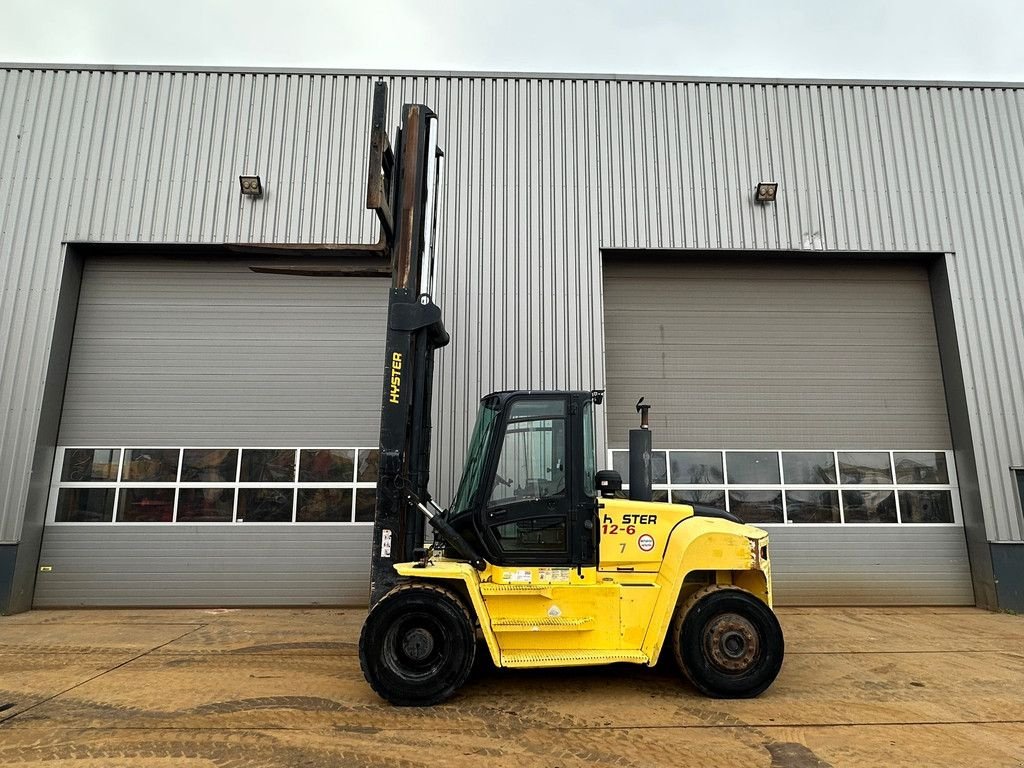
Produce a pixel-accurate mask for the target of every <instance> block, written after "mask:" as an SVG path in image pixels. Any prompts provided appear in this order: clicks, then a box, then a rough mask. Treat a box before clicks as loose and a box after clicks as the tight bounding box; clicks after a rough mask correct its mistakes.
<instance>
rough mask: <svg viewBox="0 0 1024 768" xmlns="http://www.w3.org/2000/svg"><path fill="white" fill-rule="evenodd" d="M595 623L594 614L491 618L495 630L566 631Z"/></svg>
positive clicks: (584, 627) (583, 627)
mask: <svg viewBox="0 0 1024 768" xmlns="http://www.w3.org/2000/svg"><path fill="white" fill-rule="evenodd" d="M593 623H594V617H593V616H573V617H569V616H543V617H537V618H532V617H530V616H509V617H506V618H501V619H491V629H493V630H494V631H495V632H560V631H561V632H564V631H572V630H580V629H586V628H587V626H588V625H590V624H593Z"/></svg>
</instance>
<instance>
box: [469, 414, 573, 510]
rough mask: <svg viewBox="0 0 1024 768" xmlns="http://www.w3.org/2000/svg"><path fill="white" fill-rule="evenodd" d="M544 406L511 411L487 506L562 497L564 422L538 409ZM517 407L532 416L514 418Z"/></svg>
mask: <svg viewBox="0 0 1024 768" xmlns="http://www.w3.org/2000/svg"><path fill="white" fill-rule="evenodd" d="M544 402H545V401H541V402H540V403H537V402H526V403H522V404H520V403H516V404H515V405H514V406H513V407H512V410H511V413H510V419H509V423H508V426H507V427H506V429H505V438H504V440H503V441H502V444H501V453H500V454H499V457H498V466H497V469H496V471H495V476H494V486H493V487H492V489H491V495H490V498H489V500H488V504H489V505H495V504H507V503H509V502H514V501H518V500H521V499H546V498H553V497H556V496H564V495H565V493H566V483H565V480H566V456H565V429H566V420H565V418H564V417H563V416H559V417H558V418H551V417H550V416H548V414H546V413H544V412H543V409H538V406H542V405H543V404H544ZM555 404H556V405H558V406H561V408H562V411H563V413H564V404H563V403H561V402H557V401H556V403H555ZM518 405H522V406H531V410H532V411H533V412H532V413H526V414H518V415H519V418H517V413H516V406H518ZM520 410H523V409H520ZM538 410H540V412H539V413H538Z"/></svg>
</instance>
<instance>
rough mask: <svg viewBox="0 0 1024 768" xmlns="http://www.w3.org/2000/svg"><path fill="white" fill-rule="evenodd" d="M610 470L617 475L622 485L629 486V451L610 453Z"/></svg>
mask: <svg viewBox="0 0 1024 768" xmlns="http://www.w3.org/2000/svg"><path fill="white" fill-rule="evenodd" d="M612 469H614V470H615V471H616V472H618V473H619V477H621V478H622V483H623V485H629V451H612Z"/></svg>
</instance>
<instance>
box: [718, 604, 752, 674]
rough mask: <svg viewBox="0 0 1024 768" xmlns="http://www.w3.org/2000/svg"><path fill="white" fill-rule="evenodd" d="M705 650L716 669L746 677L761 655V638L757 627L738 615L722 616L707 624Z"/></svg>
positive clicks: (726, 614)
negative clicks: (744, 674)
mask: <svg viewBox="0 0 1024 768" xmlns="http://www.w3.org/2000/svg"><path fill="white" fill-rule="evenodd" d="M704 651H705V655H706V656H707V658H708V660H709V661H710V662H711V664H712V665H713V666H715V667H716V668H717V669H719V670H720V671H722V672H725V673H727V674H733V675H738V674H743V673H744V672H747V671H748V670H750V668H751V667H753V666H754V665H755V664H756V663H757V660H758V659H759V658H760V656H761V637H760V633H759V632H758V631H757V628H756V627H755V626H754V624H753V623H752V622H751V621H750V620H749V619H747V618H745V617H743V616H740V615H739V614H736V613H723V614H721V615H719V616H715V617H714V618H713V619H712V620H711V621H709V622H708V625H707V628H706V629H705V631H704Z"/></svg>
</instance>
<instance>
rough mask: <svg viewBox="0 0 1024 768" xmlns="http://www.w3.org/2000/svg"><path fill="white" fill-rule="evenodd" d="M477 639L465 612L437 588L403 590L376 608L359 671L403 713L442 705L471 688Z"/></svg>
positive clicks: (362, 640)
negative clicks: (463, 687)
mask: <svg viewBox="0 0 1024 768" xmlns="http://www.w3.org/2000/svg"><path fill="white" fill-rule="evenodd" d="M475 658H476V633H475V631H474V628H473V619H472V617H471V616H470V614H469V611H468V610H466V606H465V605H464V604H463V603H462V601H461V600H460V599H459V597H458V596H457V595H456V594H455V593H454V592H452V591H451V590H448V589H445V588H444V587H440V586H437V585H436V584H429V583H426V582H418V583H416V582H414V583H409V584H400V585H398V586H397V587H395V588H394V589H392V590H391V591H390V592H388V593H387V594H386V595H385V596H384V597H383V598H381V599H380V601H379V602H378V603H377V604H376V605H375V606H373V609H372V610H371V611H370V613H369V615H368V616H367V617H366V621H365V622H364V623H363V629H362V632H360V633H359V666H360V667H361V668H362V670H363V676H364V677H365V678H366V682H368V683H369V684H370V687H371V688H373V690H374V691H376V692H377V693H378V694H379V695H380V697H381V698H383V699H386V700H387V701H389V702H391V703H392V704H395V705H396V706H400V707H426V706H430V705H432V704H439V703H441V702H442V701H445V700H446V699H449V698H451V696H452V695H453V694H454V693H455V692H456V691H457V690H458V689H459V687H460V686H461V685H462V684H463V683H464V682H466V678H467V677H468V676H469V673H470V671H471V670H472V669H473V662H474V659H475Z"/></svg>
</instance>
